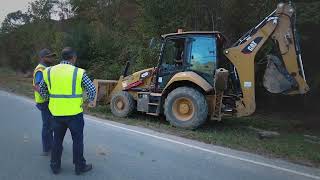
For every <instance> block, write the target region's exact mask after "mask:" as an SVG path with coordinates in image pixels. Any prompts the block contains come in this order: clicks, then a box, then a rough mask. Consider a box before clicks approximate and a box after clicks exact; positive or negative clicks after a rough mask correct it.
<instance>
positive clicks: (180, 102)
mask: <svg viewBox="0 0 320 180" xmlns="http://www.w3.org/2000/svg"><path fill="white" fill-rule="evenodd" d="M194 111H195V109H194V104H193V102H192V101H191V99H189V98H185V97H182V98H178V99H176V100H175V101H174V102H173V105H172V112H173V114H174V116H175V117H176V118H177V119H178V120H180V121H189V120H190V119H191V118H192V117H193V115H194Z"/></svg>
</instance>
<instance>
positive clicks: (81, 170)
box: [75, 164, 92, 175]
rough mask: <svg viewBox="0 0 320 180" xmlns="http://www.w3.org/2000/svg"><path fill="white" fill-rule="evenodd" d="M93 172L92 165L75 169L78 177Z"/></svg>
mask: <svg viewBox="0 0 320 180" xmlns="http://www.w3.org/2000/svg"><path fill="white" fill-rule="evenodd" d="M91 170H92V164H86V165H84V166H81V167H79V166H76V167H75V173H76V175H80V174H82V173H86V172H88V171H91Z"/></svg>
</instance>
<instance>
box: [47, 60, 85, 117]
mask: <svg viewBox="0 0 320 180" xmlns="http://www.w3.org/2000/svg"><path fill="white" fill-rule="evenodd" d="M84 72H85V71H84V70H83V69H81V68H78V67H75V66H73V65H69V64H58V65H56V66H53V67H50V68H46V69H45V70H44V71H43V79H44V81H45V83H46V84H47V86H48V91H49V94H50V97H49V110H50V111H51V113H52V115H53V116H73V115H77V114H79V113H82V112H83V109H82V104H83V99H82V93H83V90H82V86H81V83H82V77H83V74H84Z"/></svg>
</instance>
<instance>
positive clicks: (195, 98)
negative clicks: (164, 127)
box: [164, 87, 208, 129]
mask: <svg viewBox="0 0 320 180" xmlns="http://www.w3.org/2000/svg"><path fill="white" fill-rule="evenodd" d="M164 114H165V116H166V119H167V120H168V121H169V122H170V123H171V125H173V126H176V127H181V128H186V129H196V128H198V127H199V126H201V125H202V124H203V123H204V122H205V121H206V120H207V116H208V105H207V101H206V98H205V96H204V95H203V94H202V93H201V92H199V91H198V90H196V89H194V88H190V87H179V88H177V89H175V90H173V91H172V92H170V93H169V95H168V97H167V99H166V101H165V107H164Z"/></svg>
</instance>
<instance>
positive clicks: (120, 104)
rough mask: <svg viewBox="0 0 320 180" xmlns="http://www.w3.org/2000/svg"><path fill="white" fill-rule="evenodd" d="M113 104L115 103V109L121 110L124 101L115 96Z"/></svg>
mask: <svg viewBox="0 0 320 180" xmlns="http://www.w3.org/2000/svg"><path fill="white" fill-rule="evenodd" d="M115 105H116V106H115V107H116V108H117V110H119V111H122V110H123V109H124V107H125V102H124V101H123V99H122V98H117V99H116V102H115Z"/></svg>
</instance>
